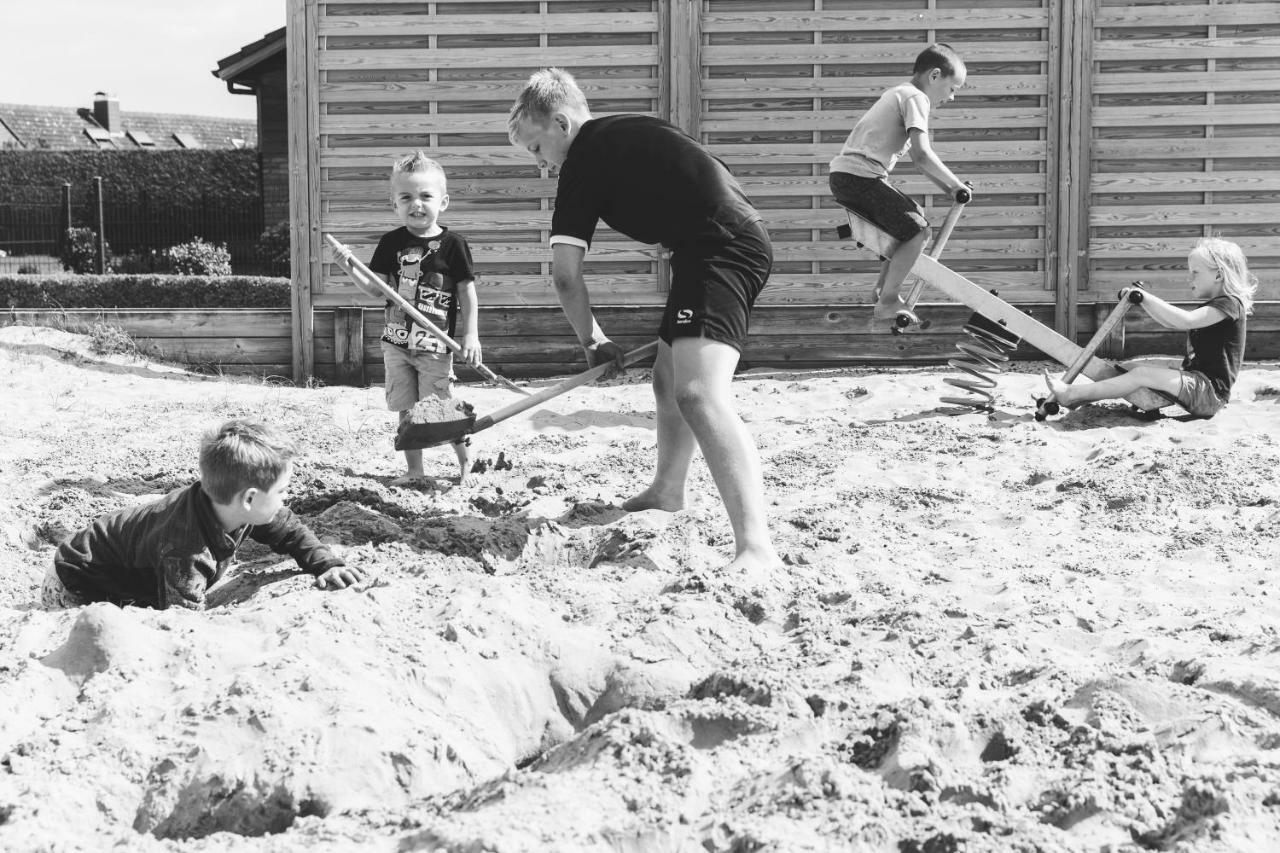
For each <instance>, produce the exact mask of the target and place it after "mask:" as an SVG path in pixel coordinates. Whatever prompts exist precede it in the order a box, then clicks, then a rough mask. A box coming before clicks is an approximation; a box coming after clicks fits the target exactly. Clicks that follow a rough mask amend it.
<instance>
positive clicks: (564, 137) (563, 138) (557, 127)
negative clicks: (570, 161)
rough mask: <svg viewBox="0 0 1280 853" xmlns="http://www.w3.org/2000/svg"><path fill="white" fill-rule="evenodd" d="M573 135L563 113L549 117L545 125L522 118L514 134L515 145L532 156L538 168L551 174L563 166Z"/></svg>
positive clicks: (572, 129)
mask: <svg viewBox="0 0 1280 853" xmlns="http://www.w3.org/2000/svg"><path fill="white" fill-rule="evenodd" d="M575 135H576V134H575V132H574V127H573V124H572V123H571V122H570V121H569V119H568V117H567V116H565V115H564V114H563V113H556V114H555V115H553V116H551V119H550V121H548V122H547V123H546V125H541V124H539V123H538V122H536V121H533V120H531V119H529V118H523V119H521V120H520V122H519V124H517V125H516V132H515V134H514V136H515V141H516V145H518V146H520V147H521V148H523V149H524V150H526V151H528V152H529V153H530V154H532V155H533V159H534V160H536V161H537V163H538V168H540V169H550V170H552V172H553V173H554V172H555V171H556V170H558V169H559V168H560V167H561V166H563V165H564V161H565V158H566V157H568V156H569V146H570V145H572V144H573V137H574V136H575Z"/></svg>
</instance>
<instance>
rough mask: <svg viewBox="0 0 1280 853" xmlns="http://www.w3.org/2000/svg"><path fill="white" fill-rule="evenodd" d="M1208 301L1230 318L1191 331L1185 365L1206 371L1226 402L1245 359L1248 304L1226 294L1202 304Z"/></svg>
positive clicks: (1188, 333) (1186, 368)
mask: <svg viewBox="0 0 1280 853" xmlns="http://www.w3.org/2000/svg"><path fill="white" fill-rule="evenodd" d="M1205 305H1209V306H1211V307H1213V308H1217V309H1218V310H1219V311H1221V312H1222V313H1223V314H1226V315H1227V316H1226V319H1223V320H1219V321H1218V322H1217V323H1214V324H1213V325H1212V326H1204V327H1203V328H1200V329H1192V330H1191V331H1189V332H1187V356H1186V358H1184V359H1183V360H1182V369H1183V370H1194V371H1197V372H1199V373H1203V374H1204V375H1205V376H1206V377H1208V379H1209V382H1210V383H1212V385H1213V390H1214V391H1216V392H1217V394H1218V398H1219V399H1220V400H1222V402H1224V403H1225V402H1226V401H1227V399H1228V398H1229V397H1230V396H1231V386H1232V385H1234V384H1235V381H1236V374H1238V373H1239V372H1240V362H1241V361H1242V360H1243V359H1244V338H1245V325H1246V322H1245V312H1244V305H1243V304H1242V303H1241V302H1240V300H1239V299H1237V298H1236V297H1234V296H1227V295H1225V294H1223V295H1222V296H1215V297H1214V298H1212V299H1210V300H1209V301H1208V302H1205V303H1202V304H1201V306H1200V307H1204V306H1205Z"/></svg>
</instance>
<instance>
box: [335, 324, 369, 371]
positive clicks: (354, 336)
mask: <svg viewBox="0 0 1280 853" xmlns="http://www.w3.org/2000/svg"><path fill="white" fill-rule="evenodd" d="M333 372H334V377H333V380H334V383H335V384H337V385H355V386H356V387H357V388H363V387H364V385H365V376H364V309H363V308H360V307H349V308H334V309H333Z"/></svg>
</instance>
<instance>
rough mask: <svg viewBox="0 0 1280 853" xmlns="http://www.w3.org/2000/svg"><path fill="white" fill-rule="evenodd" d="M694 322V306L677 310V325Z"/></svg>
mask: <svg viewBox="0 0 1280 853" xmlns="http://www.w3.org/2000/svg"><path fill="white" fill-rule="evenodd" d="M692 322H693V309H692V308H681V309H680V310H678V311H676V325H677V326H687V325H689V324H690V323H692Z"/></svg>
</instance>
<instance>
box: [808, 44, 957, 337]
mask: <svg viewBox="0 0 1280 853" xmlns="http://www.w3.org/2000/svg"><path fill="white" fill-rule="evenodd" d="M965 76H966V71H965V66H964V60H962V59H961V58H960V57H959V55H957V54H956V52H955V51H954V50H952V49H951V47H950V46H949V45H945V44H941V43H939V44H934V45H930V46H929V47H927V48H925V49H924V50H923V51H921V52H920V55H919V56H917V57H916V62H915V67H914V68H913V69H912V75H911V80H909V81H908V82H905V83H899V84H898V85H897V86H894V87H892V88H891V89H889V90H888V91H886V92H885V93H884V94H883V95H881V96H880V99H879V100H878V101H876V102H875V104H874V105H872V107H871V108H870V109H869V110H867V112H866V114H864V115H863V116H862V118H860V119H859V120H858V123H857V124H856V125H854V127H853V130H852V131H851V132H850V133H849V138H848V139H846V140H845V143H844V147H843V148H841V149H840V153H839V154H837V155H836V156H835V158H834V159H832V161H831V167H830V172H831V174H830V177H829V178H828V181H829V183H830V186H831V194H832V195H833V196H835V199H836V201H838V202H840V204H842V205H844V206H845V207H847V208H848V209H849V210H852V211H853V212H854V213H857V214H859V215H860V216H862V217H863V218H864V219H867V220H869V221H870V222H872V223H874V224H875V225H876V226H878V227H879V228H880V229H881V230H882V231H885V232H886V233H888V234H889V235H890V236H891V237H893V238H894V239H895V240H898V241H900V242H899V245H898V248H897V250H896V251H895V252H894V253H893V257H891V258H889V259H888V260H887V261H885V262H884V264H883V265H882V266H881V268H880V277H879V279H878V280H877V281H876V295H877V300H876V305H875V308H874V309H873V310H872V317H873V318H874V319H876V320H893V319H894V318H895V317H897V316H898V315H899V314H904V315H905V316H906V317H907V318H908V319H909V320H910V321H911V322H912V323H919V319H918V318H917V317H916V316H915V314H914V313H913V312H912V311H911V310H910V309H909V308H908V306H907V305H906V303H904V302H903V301H902V298H901V296H900V295H899V291H900V290H901V289H902V282H903V281H905V280H906V278H907V274H908V273H909V272H911V267H913V266H914V265H915V262H916V261H917V260H919V258H920V254H921V253H922V252H923V251H924V245H925V242H926V241H927V240H928V238H929V220H927V219H925V216H924V210H922V209H921V207H920V205H918V204H916V203H915V202H914V201H912V200H911V199H910V198H908V197H907V196H906V195H904V194H903V193H902V192H901V191H899V190H898V189H896V188H895V187H894V186H893V185H892V184H890V183H889V173H890V172H892V171H893V167H894V166H896V165H897V164H898V161H899V160H900V159H901V158H902V156H903V155H904V154H906V153H907V152H908V151H910V152H911V159H912V161H913V162H914V163H915V164H916V166H917V167H919V169H920V171H921V172H923V173H924V174H925V177H927V178H929V180H931V181H933V182H934V183H935V184H937V185H938V187H940V188H941V189H943V190H945V191H946V193H947V195H949V196H951V197H952V198H962V199H966V200H967V199H968V198H971V197H972V196H971V194H970V193H969V192H968V187H967V186H966V185H965V184H964V183H963V182H961V180H960V179H959V178H957V177H956V176H955V174H953V173H952V171H951V170H950V169H948V168H947V167H946V165H945V164H944V163H943V162H942V160H941V159H940V158H939V157H938V155H937V154H936V153H934V150H933V145H932V144H930V142H929V114H930V112H931V111H932V110H933V109H935V108H937V107H941V106H942V105H943V104H945V103H947V102H948V101H950V100H952V99H953V98H955V96H956V90H957V89H959V88H960V87H961V86H963V85H964V81H965ZM960 193H963V195H958V194H960Z"/></svg>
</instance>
